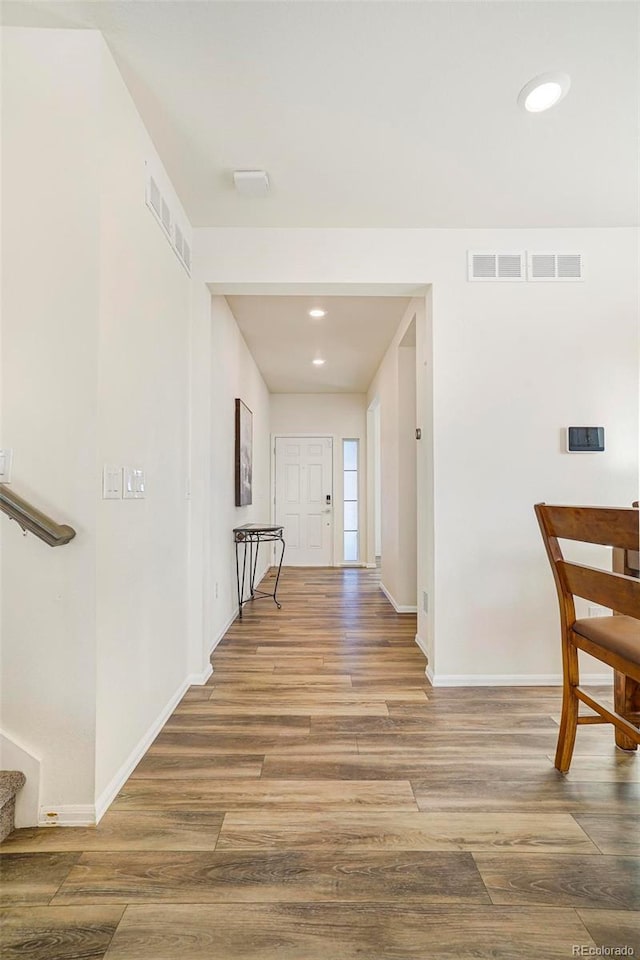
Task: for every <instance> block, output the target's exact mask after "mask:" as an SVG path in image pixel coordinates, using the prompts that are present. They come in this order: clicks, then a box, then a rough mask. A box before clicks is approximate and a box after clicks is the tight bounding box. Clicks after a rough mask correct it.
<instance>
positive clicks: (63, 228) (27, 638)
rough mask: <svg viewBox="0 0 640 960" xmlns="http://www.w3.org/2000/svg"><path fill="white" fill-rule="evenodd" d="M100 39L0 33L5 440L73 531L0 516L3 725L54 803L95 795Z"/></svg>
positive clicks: (30, 494)
mask: <svg viewBox="0 0 640 960" xmlns="http://www.w3.org/2000/svg"><path fill="white" fill-rule="evenodd" d="M101 43H102V40H101V38H100V37H99V35H98V34H95V33H93V34H85V33H82V32H77V31H68V32H67V31H64V32H60V33H58V32H56V33H55V35H54V34H53V32H52V31H48V30H22V29H12V28H4V30H3V38H2V54H3V62H2V86H3V90H2V108H3V109H2V114H3V115H2V125H3V148H2V149H3V169H2V194H3V217H2V240H3V243H2V274H3V282H2V371H3V375H2V446H6V447H12V448H13V451H14V466H13V483H12V488H13V489H14V490H15V492H16V493H19V494H20V495H22V496H23V497H26V498H27V499H28V500H31V501H32V502H33V503H34V505H35V506H37V507H39V508H40V509H41V510H44V511H45V512H47V513H48V514H50V515H51V516H52V517H53V518H54V519H55V520H56V521H58V522H60V523H63V522H64V523H70V524H72V525H73V526H74V527H75V529H76V531H77V536H76V538H75V540H73V541H72V542H71V543H70V544H69V545H67V546H63V547H57V548H55V549H52V548H51V547H49V546H47V545H46V544H44V543H43V542H42V541H40V540H37V539H36V538H35V537H33V536H27V537H23V536H22V533H21V531H20V530H19V528H18V526H17V524H15V523H12V522H10V521H9V520H8V519H7V518H6V517H4V516H2V517H0V529H1V530H2V568H3V569H2V591H3V592H2V640H3V644H2V727H3V730H4V732H5V733H6V734H7V735H8V736H9V737H10V738H13V737H15V738H16V739H17V740H18V741H19V742H21V743H22V744H23V745H24V747H25V748H26V749H27V750H29V751H30V752H31V753H33V754H34V755H35V756H37V757H39V758H40V759H41V761H42V766H41V772H42V779H43V784H42V799H43V802H44V803H51V804H59V803H62V802H64V803H72V804H77V805H82V804H92V803H93V798H94V743H95V696H96V692H95V685H96V647H95V623H96V577H95V569H96V551H95V531H96V513H95V502H96V465H97V443H96V427H97V342H98V301H97V288H98V266H99V265H98V245H99V195H98V190H97V183H98V173H99V166H98V165H99V119H98V116H97V113H96V110H95V106H96V102H97V99H98V94H99V87H100V45H101Z"/></svg>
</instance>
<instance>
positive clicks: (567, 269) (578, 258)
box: [527, 253, 583, 281]
mask: <svg viewBox="0 0 640 960" xmlns="http://www.w3.org/2000/svg"><path fill="white" fill-rule="evenodd" d="M527 267H528V271H527V272H528V279H529V280H534V281H538V280H582V279H583V276H582V254H581V253H529V255H528V264H527Z"/></svg>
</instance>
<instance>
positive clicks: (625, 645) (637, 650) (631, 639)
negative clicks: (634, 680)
mask: <svg viewBox="0 0 640 960" xmlns="http://www.w3.org/2000/svg"><path fill="white" fill-rule="evenodd" d="M573 631H574V633H578V634H580V636H581V637H586V639H587V640H591V641H592V643H597V644H598V646H600V647H604V648H605V650H610V651H611V653H617V654H618V655H619V656H621V657H624V658H625V660H631V662H632V663H637V664H639V665H640V620H636V619H635V617H588V618H587V619H585V620H576V622H575V623H574V624H573Z"/></svg>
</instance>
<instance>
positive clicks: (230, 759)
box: [131, 751, 263, 780]
mask: <svg viewBox="0 0 640 960" xmlns="http://www.w3.org/2000/svg"><path fill="white" fill-rule="evenodd" d="M262 762H263V756H262V755H257V756H248V757H246V756H243V755H241V754H239V755H237V756H236V755H233V756H230V755H228V754H218V755H214V756H203V755H202V754H195V755H194V754H183V753H179V754H176V753H174V754H170V755H168V756H167V755H158V754H157V753H151V751H149V752H148V753H147V754H146V756H145V757H143V759H142V760H141V761H140V763H139V764H138V766H137V767H136V768H135V770H134V771H133V773H132V774H131V779H132V780H156V779H161V778H165V779H169V778H173V779H176V780H194V779H199V778H201V777H202V778H204V779H207V780H212V779H224V780H226V779H228V778H229V777H247V778H250V779H251V778H256V777H259V776H260V774H261V773H262Z"/></svg>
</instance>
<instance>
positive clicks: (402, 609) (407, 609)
mask: <svg viewBox="0 0 640 960" xmlns="http://www.w3.org/2000/svg"><path fill="white" fill-rule="evenodd" d="M380 589H381V590H382V592H383V593H384V595H385V597H386V598H387V600H388V601H389V603H390V604H391V606H392V607H393V609H394V610H395V612H396V613H417V612H418V608H417V607H415V606H403V605H402V604H400V603H398V602H397V601H396V600H395V598H394V597H393V596H392V595H391V594H390V593H389V591H388V590H387V588H386V587H385V585H384V583H381V584H380Z"/></svg>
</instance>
